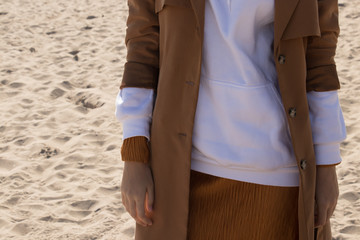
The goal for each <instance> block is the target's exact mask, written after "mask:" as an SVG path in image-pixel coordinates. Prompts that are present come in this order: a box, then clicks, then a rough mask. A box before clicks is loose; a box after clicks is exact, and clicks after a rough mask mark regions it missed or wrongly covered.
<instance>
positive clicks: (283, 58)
mask: <svg viewBox="0 0 360 240" xmlns="http://www.w3.org/2000/svg"><path fill="white" fill-rule="evenodd" d="M278 61H279V63H280V64H284V63H285V56H284V55H280V56H279V57H278Z"/></svg>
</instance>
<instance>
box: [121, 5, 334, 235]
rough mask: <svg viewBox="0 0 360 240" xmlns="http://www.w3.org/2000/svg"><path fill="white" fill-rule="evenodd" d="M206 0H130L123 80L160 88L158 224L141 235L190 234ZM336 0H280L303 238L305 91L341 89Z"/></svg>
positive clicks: (277, 44)
mask: <svg viewBox="0 0 360 240" xmlns="http://www.w3.org/2000/svg"><path fill="white" fill-rule="evenodd" d="M204 4H205V0H129V17H128V21H127V26H128V28H127V35H126V44H127V48H128V55H127V63H126V64H125V71H124V75H123V81H122V84H121V88H122V87H142V88H153V89H156V92H157V96H156V102H155V105H154V112H153V120H152V125H151V141H150V143H151V151H152V152H151V168H152V171H153V178H154V183H155V202H154V216H153V225H152V226H150V227H142V226H140V225H137V226H136V239H138V240H145V239H146V240H170V239H171V240H185V239H186V233H187V222H188V197H189V178H190V155H191V148H192V142H191V139H192V132H193V125H194V117H195V111H196V105H197V98H198V91H199V80H200V66H201V56H202V54H201V52H202V41H203V36H204V32H203V29H204ZM337 11H338V6H337V0H275V22H274V43H273V48H274V59H275V62H276V70H277V74H278V81H279V85H280V93H281V96H282V103H283V105H284V111H285V112H286V115H287V121H288V124H289V127H290V133H291V139H292V144H293V148H294V151H295V156H296V159H297V162H298V167H299V171H300V188H299V211H298V212H299V214H298V219H299V230H300V234H299V239H300V240H311V239H314V235H317V239H331V233H330V226H329V223H328V224H327V225H326V227H324V228H320V229H319V231H317V234H314V227H313V225H314V198H315V174H316V167H315V155H314V148H313V143H312V135H311V127H310V121H309V111H308V104H307V98H306V92H307V91H310V90H315V91H329V90H335V89H338V88H339V81H338V77H337V72H336V66H335V63H334V55H335V48H336V43H337V37H338V34H339V27H338V12H337Z"/></svg>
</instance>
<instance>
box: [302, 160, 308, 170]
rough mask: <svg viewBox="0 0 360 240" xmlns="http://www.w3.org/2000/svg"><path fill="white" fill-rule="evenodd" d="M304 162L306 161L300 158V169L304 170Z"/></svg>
mask: <svg viewBox="0 0 360 240" xmlns="http://www.w3.org/2000/svg"><path fill="white" fill-rule="evenodd" d="M306 164H307V162H306V160H305V159H302V160H301V161H300V167H301V169H302V170H305V169H306Z"/></svg>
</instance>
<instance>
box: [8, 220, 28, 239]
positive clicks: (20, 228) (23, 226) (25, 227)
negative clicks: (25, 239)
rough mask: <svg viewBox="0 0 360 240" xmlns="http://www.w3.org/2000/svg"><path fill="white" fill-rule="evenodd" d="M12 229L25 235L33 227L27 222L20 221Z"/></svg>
mask: <svg viewBox="0 0 360 240" xmlns="http://www.w3.org/2000/svg"><path fill="white" fill-rule="evenodd" d="M11 231H13V232H15V233H17V234H19V235H23V236H24V235H26V234H28V233H29V232H30V231H31V229H30V227H29V225H28V224H26V223H18V224H16V225H15V226H14V227H13V228H12V229H11Z"/></svg>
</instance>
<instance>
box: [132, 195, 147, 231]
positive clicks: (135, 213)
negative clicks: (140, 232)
mask: <svg viewBox="0 0 360 240" xmlns="http://www.w3.org/2000/svg"><path fill="white" fill-rule="evenodd" d="M130 205H131V206H130V211H131V214H130V215H131V216H132V217H133V218H134V219H135V221H136V222H137V223H138V224H140V225H142V226H144V227H146V226H147V225H146V223H145V222H143V221H142V220H141V219H140V218H139V217H138V215H137V211H136V202H135V200H133V201H131V204H130Z"/></svg>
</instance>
